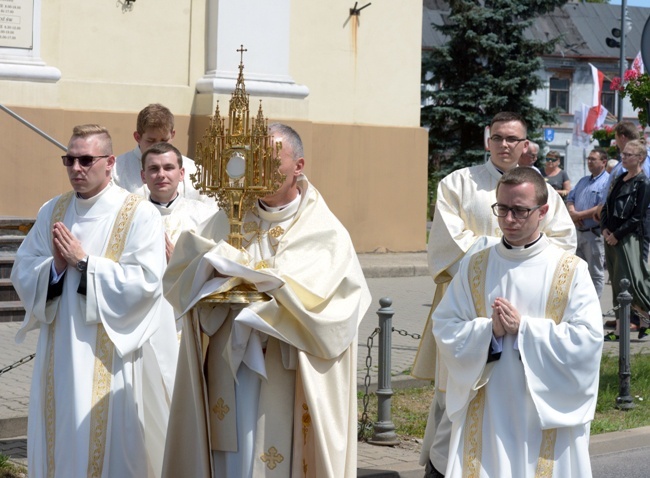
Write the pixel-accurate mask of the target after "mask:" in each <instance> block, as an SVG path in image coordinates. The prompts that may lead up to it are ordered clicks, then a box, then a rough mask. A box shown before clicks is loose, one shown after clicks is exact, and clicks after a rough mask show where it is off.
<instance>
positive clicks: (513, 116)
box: [490, 111, 528, 132]
mask: <svg viewBox="0 0 650 478" xmlns="http://www.w3.org/2000/svg"><path fill="white" fill-rule="evenodd" d="M509 121H517V122H519V123H521V125H522V126H523V127H524V131H525V132H528V124H527V123H526V120H525V119H524V117H523V116H521V115H520V114H519V113H513V112H512V111H502V112H500V113H497V114H496V115H494V118H492V121H491V122H490V128H492V126H494V123H506V122H509Z"/></svg>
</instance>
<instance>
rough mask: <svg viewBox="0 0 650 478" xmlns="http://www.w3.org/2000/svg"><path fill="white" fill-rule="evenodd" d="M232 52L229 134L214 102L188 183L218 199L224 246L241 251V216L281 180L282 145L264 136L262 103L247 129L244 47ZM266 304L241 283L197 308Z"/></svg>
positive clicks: (264, 126)
mask: <svg viewBox="0 0 650 478" xmlns="http://www.w3.org/2000/svg"><path fill="white" fill-rule="evenodd" d="M237 51H238V52H240V53H241V60H240V63H239V76H238V77H237V85H236V86H235V91H234V92H233V93H232V98H231V99H230V112H229V113H228V128H226V127H225V126H224V122H225V119H224V118H222V117H221V114H220V113H219V102H217V107H216V110H215V112H214V116H212V118H211V119H210V126H209V127H208V129H207V130H206V131H205V134H204V135H203V140H202V141H200V142H199V143H197V145H196V157H195V159H194V162H195V163H196V169H197V172H196V174H191V175H190V179H191V180H192V183H193V184H194V187H195V188H196V189H198V190H199V191H201V194H207V195H208V196H211V197H216V198H217V203H218V204H219V207H220V208H221V209H222V210H223V211H224V212H225V213H226V214H227V215H228V219H229V221H230V234H228V243H229V244H230V245H231V246H233V247H235V248H236V249H242V239H243V234H242V220H243V218H244V215H245V214H246V211H248V210H252V209H253V207H254V206H255V201H256V200H257V199H258V198H262V197H264V196H268V195H269V194H273V193H274V192H275V191H276V190H277V189H278V187H279V186H280V184H282V182H283V181H284V179H285V177H284V176H283V175H282V174H280V172H279V170H278V168H279V167H280V159H279V152H280V149H281V148H282V143H281V142H279V141H273V137H272V136H270V135H269V131H268V121H267V119H266V118H264V114H263V113H262V102H261V101H260V107H259V110H258V112H257V116H256V117H255V118H253V119H252V125H251V120H250V118H249V109H248V94H247V93H246V86H245V85H244V52H245V51H246V50H245V49H244V45H242V46H241V48H240V49H238V50H237ZM269 299H270V297H269V296H268V295H267V294H263V293H260V292H258V291H257V290H256V289H255V287H254V286H253V285H252V284H248V283H243V284H240V285H238V286H236V287H234V288H233V289H230V290H228V291H226V292H220V293H214V294H211V295H209V296H207V297H205V298H204V299H202V300H201V302H203V303H215V302H216V303H224V302H226V303H240V304H247V303H251V302H256V301H265V300H269Z"/></svg>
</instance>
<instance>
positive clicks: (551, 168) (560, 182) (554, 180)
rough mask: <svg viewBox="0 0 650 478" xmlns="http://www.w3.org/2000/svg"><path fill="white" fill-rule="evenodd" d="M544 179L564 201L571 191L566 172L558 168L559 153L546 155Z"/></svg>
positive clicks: (550, 152) (554, 152) (551, 152)
mask: <svg viewBox="0 0 650 478" xmlns="http://www.w3.org/2000/svg"><path fill="white" fill-rule="evenodd" d="M544 179H546V182H547V183H549V184H550V185H551V186H552V187H553V189H555V190H556V191H557V192H558V194H559V195H560V196H562V199H563V200H564V201H566V197H567V196H568V195H569V192H570V191H571V181H570V180H569V175H568V174H567V173H566V171H565V170H564V169H562V168H561V167H560V153H558V152H557V151H549V152H548V154H547V155H546V163H545V164H544Z"/></svg>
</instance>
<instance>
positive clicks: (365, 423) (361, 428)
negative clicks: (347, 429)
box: [357, 327, 381, 441]
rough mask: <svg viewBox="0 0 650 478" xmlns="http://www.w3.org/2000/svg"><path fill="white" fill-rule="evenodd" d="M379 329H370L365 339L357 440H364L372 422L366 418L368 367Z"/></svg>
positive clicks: (369, 366) (368, 399) (370, 365)
mask: <svg viewBox="0 0 650 478" xmlns="http://www.w3.org/2000/svg"><path fill="white" fill-rule="evenodd" d="M380 330H381V329H380V328H379V327H377V328H376V329H375V330H373V331H372V334H370V336H369V337H368V340H367V341H366V346H367V347H368V355H367V356H366V376H365V378H364V379H363V384H364V386H365V391H364V394H363V413H362V414H361V420H360V421H359V423H358V425H357V439H358V440H359V441H361V440H364V439H365V438H366V436H368V435H369V434H370V432H371V430H372V426H373V422H372V421H370V420H368V402H369V401H370V394H369V393H368V389H369V388H370V368H371V367H372V355H371V352H372V344H373V342H374V339H375V336H376V335H377V334H378V333H379V331H380Z"/></svg>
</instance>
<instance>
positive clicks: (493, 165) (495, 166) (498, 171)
mask: <svg viewBox="0 0 650 478" xmlns="http://www.w3.org/2000/svg"><path fill="white" fill-rule="evenodd" d="M489 161H490V163H491V164H492V167H493V168H494V169H496V170H497V173H499V174H500V175H501V176H503V173H504V171H501V170H500V169H499V168H497V165H496V164H494V161H492V157H490V159H489Z"/></svg>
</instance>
